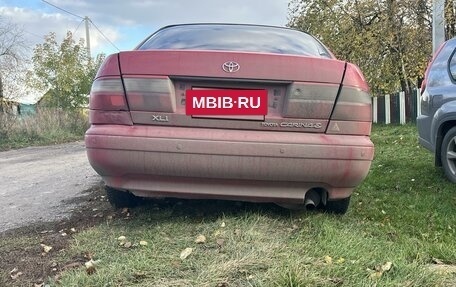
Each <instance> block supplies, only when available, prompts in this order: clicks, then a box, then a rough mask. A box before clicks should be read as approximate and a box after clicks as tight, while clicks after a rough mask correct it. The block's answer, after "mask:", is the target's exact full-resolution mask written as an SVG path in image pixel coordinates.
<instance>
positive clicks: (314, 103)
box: [283, 82, 339, 119]
mask: <svg viewBox="0 0 456 287" xmlns="http://www.w3.org/2000/svg"><path fill="white" fill-rule="evenodd" d="M338 90H339V84H322V83H303V82H295V83H293V84H292V85H290V87H289V88H288V91H287V94H288V95H287V101H285V103H284V107H283V117H285V118H307V119H328V118H329V117H330V115H331V111H332V109H333V106H334V101H335V99H336V96H337V91H338Z"/></svg>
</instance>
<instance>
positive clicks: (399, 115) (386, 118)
mask: <svg viewBox="0 0 456 287" xmlns="http://www.w3.org/2000/svg"><path fill="white" fill-rule="evenodd" d="M420 96H421V95H420V90H419V89H415V90H412V91H411V92H410V93H405V92H399V93H395V94H391V95H385V96H383V97H373V98H372V122H373V123H383V124H401V125H404V124H406V123H410V122H411V123H415V122H416V118H417V117H418V116H419V115H421V110H420Z"/></svg>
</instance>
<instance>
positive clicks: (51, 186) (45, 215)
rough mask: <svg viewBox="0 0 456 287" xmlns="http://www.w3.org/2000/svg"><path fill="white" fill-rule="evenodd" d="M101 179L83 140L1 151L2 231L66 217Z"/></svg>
mask: <svg viewBox="0 0 456 287" xmlns="http://www.w3.org/2000/svg"><path fill="white" fill-rule="evenodd" d="M100 183H101V178H100V177H99V176H98V175H97V174H96V173H95V171H94V170H93V169H92V167H91V166H90V164H89V162H88V160H87V156H86V153H85V147H84V142H82V141H79V142H73V143H67V144H60V145H54V146H44V147H29V148H23V149H18V150H11V151H6V152H0V232H3V231H6V230H8V229H12V228H17V227H21V226H26V225H28V224H31V223H37V222H46V221H53V220H57V219H61V218H64V217H66V216H68V215H69V213H70V212H71V211H72V209H73V208H74V207H75V203H74V202H75V201H74V200H73V199H75V198H77V197H81V196H83V194H82V192H83V191H85V190H88V189H90V188H92V187H94V186H97V185H100ZM72 200H73V203H72Z"/></svg>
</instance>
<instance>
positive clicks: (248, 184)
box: [85, 125, 374, 203]
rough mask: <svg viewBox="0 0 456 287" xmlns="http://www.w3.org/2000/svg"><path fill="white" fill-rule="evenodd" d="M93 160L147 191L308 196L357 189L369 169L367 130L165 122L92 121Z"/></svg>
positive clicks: (106, 175)
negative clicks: (318, 130)
mask: <svg viewBox="0 0 456 287" xmlns="http://www.w3.org/2000/svg"><path fill="white" fill-rule="evenodd" d="M85 141H86V146H87V155H88V158H89V161H90V164H91V165H92V167H93V168H94V169H95V170H96V171H97V172H98V173H99V174H100V175H101V176H102V177H103V179H104V181H105V182H106V184H107V185H109V186H112V187H115V188H119V189H126V190H130V191H131V192H133V193H134V194H136V195H141V196H175V197H186V198H227V199H243V200H250V201H274V202H299V203H301V202H303V200H304V195H305V193H306V192H307V190H309V189H310V188H324V189H326V190H327V191H328V196H329V199H337V198H344V197H347V196H350V194H351V192H352V191H353V188H354V187H356V186H357V185H358V184H359V183H360V182H361V181H362V180H363V179H364V178H365V177H366V175H367V173H368V171H369V168H370V164H371V161H372V159H373V153H374V148H373V144H372V142H371V141H370V139H369V137H367V136H346V135H325V134H309V133H296V132H267V131H241V130H221V129H203V128H182V127H160V126H116V125H92V126H91V128H90V129H89V130H88V131H87V133H86V137H85Z"/></svg>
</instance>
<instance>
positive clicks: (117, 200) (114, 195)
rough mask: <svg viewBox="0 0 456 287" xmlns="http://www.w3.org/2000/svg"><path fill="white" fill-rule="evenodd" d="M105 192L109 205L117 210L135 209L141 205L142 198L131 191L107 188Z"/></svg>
mask: <svg viewBox="0 0 456 287" xmlns="http://www.w3.org/2000/svg"><path fill="white" fill-rule="evenodd" d="M105 190H106V194H107V196H108V201H109V203H110V204H111V205H112V206H113V207H115V208H124V207H135V206H138V204H139V203H140V198H139V197H137V196H135V195H133V194H132V193H131V192H129V191H123V190H119V189H115V188H112V187H110V186H106V187H105Z"/></svg>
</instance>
